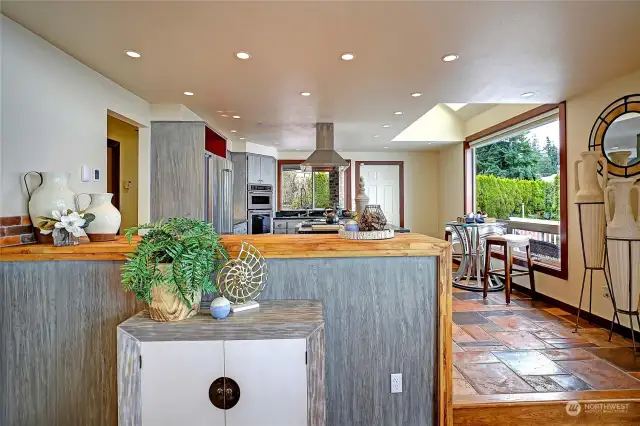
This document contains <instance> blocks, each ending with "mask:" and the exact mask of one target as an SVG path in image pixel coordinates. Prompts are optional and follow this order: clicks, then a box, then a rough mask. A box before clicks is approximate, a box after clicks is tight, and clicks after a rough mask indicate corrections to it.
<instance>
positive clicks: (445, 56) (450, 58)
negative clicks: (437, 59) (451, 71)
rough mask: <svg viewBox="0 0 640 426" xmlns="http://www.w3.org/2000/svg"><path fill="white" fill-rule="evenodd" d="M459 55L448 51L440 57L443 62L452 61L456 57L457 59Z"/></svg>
mask: <svg viewBox="0 0 640 426" xmlns="http://www.w3.org/2000/svg"><path fill="white" fill-rule="evenodd" d="M459 57H460V55H456V54H455V53H449V54H448V55H444V56H443V57H442V60H443V61H445V62H453V61H455V60H456V59H458V58H459Z"/></svg>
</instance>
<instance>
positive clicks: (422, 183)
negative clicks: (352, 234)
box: [279, 151, 442, 238]
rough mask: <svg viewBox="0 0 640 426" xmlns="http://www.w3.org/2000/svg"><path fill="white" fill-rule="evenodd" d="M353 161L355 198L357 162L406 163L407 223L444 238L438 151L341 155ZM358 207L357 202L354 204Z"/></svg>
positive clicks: (299, 156) (287, 156) (291, 156)
mask: <svg viewBox="0 0 640 426" xmlns="http://www.w3.org/2000/svg"><path fill="white" fill-rule="evenodd" d="M310 154H311V152H298V151H292V152H280V153H279V157H280V159H284V160H303V159H305V158H307V157H308V156H309V155H310ZM340 155H341V156H342V157H343V158H346V159H350V160H351V161H352V163H351V164H352V166H351V167H350V169H349V172H350V173H351V196H352V198H355V196H356V181H355V179H356V178H355V173H356V172H355V162H356V161H367V160H368V161H404V224H405V227H407V228H409V229H411V231H412V232H419V233H421V234H427V235H431V236H434V237H440V238H442V235H441V234H442V232H441V230H440V228H441V226H440V225H439V217H438V215H439V212H438V204H437V203H438V191H439V168H438V163H439V158H440V155H439V153H438V152H437V151H424V152H415V151H412V152H340ZM353 205H354V206H355V202H354V204H353Z"/></svg>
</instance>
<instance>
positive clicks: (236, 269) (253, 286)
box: [217, 241, 268, 304]
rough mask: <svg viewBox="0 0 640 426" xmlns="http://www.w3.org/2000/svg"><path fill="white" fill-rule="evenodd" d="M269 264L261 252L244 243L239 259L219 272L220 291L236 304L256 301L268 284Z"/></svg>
mask: <svg viewBox="0 0 640 426" xmlns="http://www.w3.org/2000/svg"><path fill="white" fill-rule="evenodd" d="M267 273H268V267H267V262H266V261H265V260H264V257H262V254H260V251H259V250H258V249H257V248H255V247H254V246H252V245H251V244H249V243H247V242H246V241H243V242H242V248H241V249H240V253H239V254H238V257H236V258H235V259H231V260H229V261H228V262H227V263H225V264H224V265H223V266H222V268H220V271H219V272H218V278H217V285H218V291H219V292H220V294H221V295H222V296H223V297H226V298H227V299H229V301H230V302H231V303H234V304H244V303H247V302H250V301H252V300H255V299H256V298H257V297H258V296H259V295H260V293H262V291H263V290H264V288H265V285H266V283H267Z"/></svg>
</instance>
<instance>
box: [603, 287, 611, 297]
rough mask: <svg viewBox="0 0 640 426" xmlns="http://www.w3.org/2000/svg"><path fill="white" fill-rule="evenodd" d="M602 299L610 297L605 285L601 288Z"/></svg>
mask: <svg viewBox="0 0 640 426" xmlns="http://www.w3.org/2000/svg"><path fill="white" fill-rule="evenodd" d="M602 297H604V298H605V299H608V298H610V297H611V295H610V294H609V288H608V287H607V286H606V285H603V286H602Z"/></svg>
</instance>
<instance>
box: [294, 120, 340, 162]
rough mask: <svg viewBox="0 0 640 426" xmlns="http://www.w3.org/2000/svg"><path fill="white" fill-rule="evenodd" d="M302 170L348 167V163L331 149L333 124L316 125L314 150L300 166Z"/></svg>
mask: <svg viewBox="0 0 640 426" xmlns="http://www.w3.org/2000/svg"><path fill="white" fill-rule="evenodd" d="M300 166H301V167H302V168H303V169H304V170H309V169H314V168H323V169H326V168H336V167H337V168H339V169H340V171H342V170H345V169H347V168H348V167H349V163H348V162H347V161H345V159H344V158H342V157H341V156H340V154H338V153H337V152H335V151H334V149H333V123H316V150H315V151H313V154H311V155H310V156H309V158H307V159H306V160H304V162H303V163H302V164H301V165H300Z"/></svg>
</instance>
